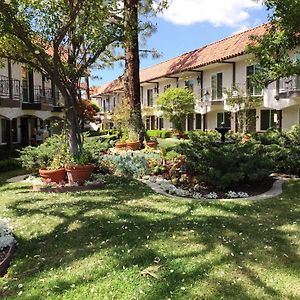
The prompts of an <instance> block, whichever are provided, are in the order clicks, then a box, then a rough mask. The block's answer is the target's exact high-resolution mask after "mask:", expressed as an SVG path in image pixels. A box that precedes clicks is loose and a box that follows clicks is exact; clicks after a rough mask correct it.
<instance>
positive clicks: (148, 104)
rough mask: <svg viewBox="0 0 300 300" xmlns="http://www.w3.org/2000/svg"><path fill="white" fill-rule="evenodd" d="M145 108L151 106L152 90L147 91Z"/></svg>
mask: <svg viewBox="0 0 300 300" xmlns="http://www.w3.org/2000/svg"><path fill="white" fill-rule="evenodd" d="M147 106H148V107H152V106H153V89H148V90H147Z"/></svg>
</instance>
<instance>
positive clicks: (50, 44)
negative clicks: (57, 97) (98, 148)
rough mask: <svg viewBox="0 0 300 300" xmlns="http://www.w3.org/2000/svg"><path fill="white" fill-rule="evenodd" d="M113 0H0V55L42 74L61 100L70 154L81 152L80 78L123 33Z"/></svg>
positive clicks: (106, 56) (106, 57)
mask: <svg viewBox="0 0 300 300" xmlns="http://www.w3.org/2000/svg"><path fill="white" fill-rule="evenodd" d="M117 4H118V3H117V1H116V0H107V1H99V0H56V1H35V0H0V58H6V59H11V60H14V61H18V62H20V63H24V64H26V65H28V66H30V67H31V68H33V69H35V70H37V71H39V72H41V73H43V74H45V75H46V76H47V77H48V78H50V79H51V80H52V81H53V82H54V84H55V85H56V86H57V88H58V89H59V91H60V93H61V94H62V96H63V98H64V101H65V108H66V110H65V112H66V120H67V125H68V129H69V142H70V150H71V153H72V154H73V155H74V156H76V155H78V154H80V152H81V150H82V137H81V129H80V124H79V123H80V121H79V119H80V117H79V114H78V107H79V105H80V93H79V90H80V88H79V85H80V79H81V78H82V77H84V76H85V74H86V73H87V70H88V69H89V68H90V67H91V66H92V65H95V64H96V63H97V62H101V61H102V62H107V61H109V60H110V58H111V57H112V53H111V51H110V50H111V48H110V47H113V46H114V45H115V44H116V43H119V42H120V41H121V40H122V38H123V36H122V30H121V29H120V26H118V24H115V22H114V21H113V20H112V18H113V16H114V15H115V14H117V13H118V5H117Z"/></svg>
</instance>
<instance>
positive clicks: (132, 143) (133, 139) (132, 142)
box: [126, 132, 141, 151]
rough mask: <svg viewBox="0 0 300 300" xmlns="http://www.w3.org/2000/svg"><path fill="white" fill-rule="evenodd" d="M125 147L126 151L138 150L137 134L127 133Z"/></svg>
mask: <svg viewBox="0 0 300 300" xmlns="http://www.w3.org/2000/svg"><path fill="white" fill-rule="evenodd" d="M126 147H127V149H130V150H133V151H136V150H139V149H140V147H141V144H140V142H139V137H138V134H137V133H135V132H130V133H129V137H128V139H127V140H126Z"/></svg>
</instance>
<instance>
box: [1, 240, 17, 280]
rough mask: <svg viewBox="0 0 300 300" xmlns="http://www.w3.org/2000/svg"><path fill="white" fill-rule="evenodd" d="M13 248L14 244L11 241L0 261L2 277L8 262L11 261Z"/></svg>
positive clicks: (14, 247)
mask: <svg viewBox="0 0 300 300" xmlns="http://www.w3.org/2000/svg"><path fill="white" fill-rule="evenodd" d="M15 249H16V244H15V242H13V243H12V244H11V245H10V247H9V250H8V252H7V254H6V257H5V258H4V259H3V260H2V261H1V262H0V277H3V276H4V275H5V274H6V272H7V269H8V267H9V264H10V262H11V261H12V258H13V254H14V252H15Z"/></svg>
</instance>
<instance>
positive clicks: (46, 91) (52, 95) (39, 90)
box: [22, 85, 60, 106]
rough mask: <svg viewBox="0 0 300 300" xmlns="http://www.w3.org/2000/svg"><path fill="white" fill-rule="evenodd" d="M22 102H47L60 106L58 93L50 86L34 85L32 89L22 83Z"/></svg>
mask: <svg viewBox="0 0 300 300" xmlns="http://www.w3.org/2000/svg"><path fill="white" fill-rule="evenodd" d="M22 90H23V103H34V104H39V103H42V104H49V105H54V106H60V101H59V100H60V94H59V92H58V91H54V92H53V90H52V89H51V88H43V87H42V86H40V85H35V86H34V87H33V90H30V88H29V87H28V86H27V85H23V87H22Z"/></svg>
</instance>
